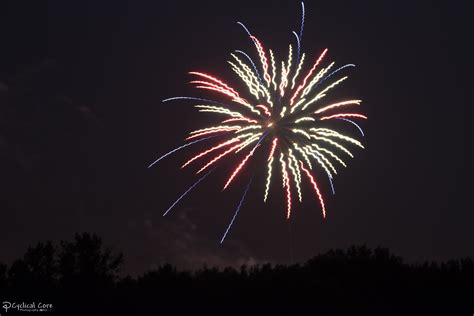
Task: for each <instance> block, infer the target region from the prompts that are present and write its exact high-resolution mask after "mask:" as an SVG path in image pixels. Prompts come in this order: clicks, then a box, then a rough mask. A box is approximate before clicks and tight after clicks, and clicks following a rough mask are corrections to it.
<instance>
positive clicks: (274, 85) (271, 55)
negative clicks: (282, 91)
mask: <svg viewBox="0 0 474 316" xmlns="http://www.w3.org/2000/svg"><path fill="white" fill-rule="evenodd" d="M269 52H270V60H271V63H272V83H273V88H274V90H276V89H277V84H276V82H275V77H276V72H277V71H276V67H275V57H274V56H273V51H272V50H271V49H269Z"/></svg>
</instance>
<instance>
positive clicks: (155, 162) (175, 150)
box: [148, 135, 220, 168]
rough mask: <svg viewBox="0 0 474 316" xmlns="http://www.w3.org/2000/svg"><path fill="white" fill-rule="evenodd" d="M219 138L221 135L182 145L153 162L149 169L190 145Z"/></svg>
mask: <svg viewBox="0 0 474 316" xmlns="http://www.w3.org/2000/svg"><path fill="white" fill-rule="evenodd" d="M217 136H220V135H213V136H209V137H206V138H201V139H198V140H195V141H193V142H190V143H187V144H184V145H182V146H179V147H178V148H175V149H173V150H171V151H169V152H167V153H166V154H164V155H163V156H161V157H160V158H158V159H156V160H155V161H153V162H152V163H151V164H150V165H149V166H148V168H151V167H153V165H155V164H157V163H158V162H159V161H160V160H162V159H164V158H166V157H168V156H169V155H171V154H172V153H174V152H177V151H178V150H180V149H183V148H186V147H188V146H190V145H192V144H196V143H199V142H202V141H204V140H206V139H211V138H214V137H217Z"/></svg>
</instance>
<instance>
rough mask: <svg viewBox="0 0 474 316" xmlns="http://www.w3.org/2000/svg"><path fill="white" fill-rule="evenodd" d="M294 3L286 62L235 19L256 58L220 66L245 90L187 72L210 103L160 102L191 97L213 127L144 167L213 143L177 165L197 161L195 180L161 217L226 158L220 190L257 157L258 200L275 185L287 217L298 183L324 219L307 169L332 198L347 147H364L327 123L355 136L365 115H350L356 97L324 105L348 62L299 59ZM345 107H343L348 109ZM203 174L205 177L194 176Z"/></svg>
mask: <svg viewBox="0 0 474 316" xmlns="http://www.w3.org/2000/svg"><path fill="white" fill-rule="evenodd" d="M301 5H302V16H303V18H302V21H301V27H300V32H299V34H297V33H296V32H293V34H294V35H295V37H296V43H297V45H296V49H295V50H296V52H295V51H294V48H293V46H292V45H291V44H290V45H289V46H288V56H287V58H285V60H283V61H281V62H279V63H278V62H277V61H276V60H275V54H274V52H273V51H272V50H271V49H266V48H265V47H264V45H263V44H262V42H261V41H260V40H259V39H258V38H257V37H255V36H254V35H253V34H251V33H250V31H249V30H248V29H247V28H246V27H245V25H244V24H242V23H241V22H238V23H239V24H240V25H241V26H242V27H243V28H244V29H245V31H246V32H247V34H248V35H249V38H250V40H251V41H252V42H253V44H254V46H255V49H256V56H257V57H258V61H259V62H258V63H255V62H254V60H253V59H252V58H251V57H250V56H249V55H248V54H247V53H245V52H243V51H240V50H238V51H235V52H234V53H231V54H230V60H229V61H228V63H229V65H230V67H231V69H232V71H233V72H234V73H235V74H236V75H237V76H238V77H239V78H240V80H241V81H242V82H243V84H244V85H245V86H246V90H245V93H244V92H239V91H238V89H237V88H233V87H231V86H230V85H229V84H227V83H226V82H224V81H223V80H222V79H220V78H218V77H217V76H214V75H211V74H208V73H205V72H199V71H193V72H190V73H189V74H190V75H191V76H193V77H194V80H192V81H191V83H192V84H194V85H195V87H196V88H197V89H203V90H209V91H211V92H213V93H214V94H215V96H216V97H218V100H214V99H212V100H211V99H202V98H197V97H174V98H170V99H166V100H164V101H163V102H168V101H173V100H180V101H183V100H192V101H194V102H195V103H197V104H195V105H194V107H195V108H196V109H197V110H198V112H205V113H213V114H215V115H216V117H217V118H218V120H217V122H216V124H215V125H213V126H209V127H204V128H201V129H198V130H195V131H192V132H190V133H189V135H188V137H187V138H186V140H187V141H188V142H187V143H186V144H184V145H182V146H180V147H178V148H176V149H173V150H172V151H170V152H168V153H166V154H165V155H163V156H161V157H160V158H158V159H157V160H156V161H155V162H153V163H152V164H151V165H150V167H151V166H152V165H154V164H155V163H156V162H158V161H160V160H161V159H163V158H164V157H166V156H168V155H170V154H171V153H174V152H176V151H177V150H180V149H183V148H185V147H188V146H190V145H193V144H196V143H199V142H204V141H206V143H207V141H209V142H211V141H212V142H213V143H212V144H211V145H210V146H209V145H208V146H207V147H206V148H205V149H204V150H202V151H201V152H199V153H197V154H196V155H194V156H193V157H191V158H189V159H188V160H187V161H185V162H184V163H183V165H182V167H181V168H185V167H189V166H191V165H196V164H200V167H199V168H198V169H197V172H196V174H201V176H200V178H199V180H198V181H197V182H196V183H194V184H193V185H192V186H191V187H190V188H189V189H188V190H187V191H185V193H184V194H183V195H181V196H180V198H179V199H178V200H177V201H176V202H174V203H173V204H172V206H171V207H170V208H169V209H168V210H167V211H166V212H165V214H164V215H166V214H167V213H168V212H169V211H170V210H171V209H172V208H173V207H174V206H175V205H176V204H177V203H178V202H179V201H180V200H181V199H182V198H183V197H184V196H185V195H186V194H187V193H188V192H190V191H191V190H192V189H193V188H194V187H196V186H197V185H198V184H199V183H200V182H201V181H202V180H204V178H206V177H207V176H208V175H209V174H210V173H211V172H212V171H213V170H214V169H215V168H216V167H217V166H218V164H219V163H221V162H222V161H224V160H225V159H228V158H230V157H234V158H233V159H232V160H231V161H232V162H235V157H237V158H238V159H239V161H238V162H237V163H236V165H235V167H234V169H233V171H232V172H231V173H230V174H229V176H228V178H227V179H226V180H225V182H224V184H223V189H222V190H225V189H227V188H228V187H229V186H230V185H231V184H232V183H233V181H234V180H235V179H236V178H237V177H238V176H239V174H240V172H241V171H242V170H243V169H244V168H245V167H246V166H247V165H248V164H249V162H250V161H251V160H252V159H254V157H255V156H256V155H261V154H263V155H266V157H267V159H266V166H265V167H266V169H267V172H266V181H265V188H264V189H263V190H262V193H263V201H264V202H266V201H267V200H268V199H269V197H270V194H271V190H270V188H271V187H272V186H275V187H277V188H279V189H280V190H281V191H282V192H283V194H284V195H285V198H286V217H287V218H288V219H289V218H290V216H291V214H292V209H293V207H294V205H295V203H298V202H302V200H303V191H302V186H303V184H304V183H306V184H307V185H310V186H311V187H312V188H313V189H314V192H315V196H316V199H317V200H318V201H319V203H320V205H321V211H322V216H323V218H325V217H326V208H325V204H324V199H323V196H322V194H321V190H320V188H319V186H318V182H319V179H318V181H317V180H316V177H315V175H314V173H313V172H312V170H314V169H315V168H321V169H322V170H323V171H324V173H325V174H326V175H327V178H328V182H329V184H330V187H331V189H332V191H333V193H334V186H333V181H332V180H333V177H334V176H335V175H336V174H337V168H336V167H339V166H343V167H346V163H345V158H347V157H351V158H352V157H353V154H352V152H351V151H350V150H349V146H356V147H360V148H364V147H363V145H362V143H361V142H360V141H359V140H357V139H355V138H353V137H350V136H347V135H344V134H342V133H340V132H339V131H337V130H336V129H335V128H333V127H332V126H333V125H336V124H334V122H335V121H338V122H340V123H341V122H346V123H350V124H352V125H354V126H356V127H357V129H358V130H359V131H360V133H361V134H362V136H363V131H362V129H361V127H360V126H359V125H358V124H357V123H356V122H355V121H354V120H358V119H367V117H366V116H364V115H363V114H361V113H358V112H357V108H358V106H359V105H360V103H361V100H357V99H354V100H341V101H338V102H334V103H327V102H325V96H326V95H327V94H328V93H330V92H332V91H331V90H333V89H334V88H335V87H337V86H338V85H339V84H341V83H342V82H343V81H345V80H346V79H347V78H348V77H347V76H342V77H338V76H337V75H338V74H339V73H340V72H341V71H342V70H343V69H345V68H348V67H354V65H353V64H347V65H344V66H342V67H339V68H337V69H334V66H335V63H334V62H331V63H329V64H327V63H326V62H325V57H326V55H327V53H328V49H324V50H323V51H322V52H321V53H320V54H319V55H317V56H316V58H314V59H313V60H314V61H313V62H311V57H307V55H306V54H304V53H303V54H301V55H300V49H301V47H300V45H301V39H302V35H303V25H304V4H303V3H302V4H301ZM243 57H245V58H243ZM330 79H332V80H330ZM345 109H349V110H347V111H348V112H346V111H345ZM336 126H337V125H336ZM211 168H214V169H211ZM209 170H210V171H209ZM204 171H206V173H205V175H204V176H202V173H203V172H204ZM275 173H278V174H280V175H281V180H282V182H280V184H279V185H278V184H276V185H275V184H273V185H272V179H274V178H275V176H276V175H275ZM303 178H306V179H303ZM250 184H251V181H249V183H248V185H247V188H246V190H245V192H244V195H243V196H242V199H241V200H240V203H239V205H238V207H237V209H236V211H235V214H234V216H233V217H232V220H231V222H230V224H229V226H228V227H227V229H226V231H225V234H224V236H223V238H222V240H221V242H223V241H224V239H225V237H226V236H227V233H228V232H229V229H230V226H231V225H232V223H233V222H234V220H235V217H236V215H237V214H238V212H239V211H240V208H241V206H242V204H243V202H244V199H245V196H246V194H247V191H248V189H249V186H250Z"/></svg>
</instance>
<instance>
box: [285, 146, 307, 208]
mask: <svg viewBox="0 0 474 316" xmlns="http://www.w3.org/2000/svg"><path fill="white" fill-rule="evenodd" d="M288 167H289V168H290V171H291V173H292V174H293V180H294V181H295V186H296V190H297V192H298V200H299V201H300V202H301V201H302V200H303V196H302V194H301V187H300V183H301V174H300V169H299V167H298V162H297V160H296V157H295V156H294V155H293V151H292V150H291V149H289V150H288Z"/></svg>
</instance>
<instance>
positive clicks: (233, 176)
mask: <svg viewBox="0 0 474 316" xmlns="http://www.w3.org/2000/svg"><path fill="white" fill-rule="evenodd" d="M258 146H260V143H258V144H257V145H255V147H254V148H253V149H252V150H251V151H250V153H249V154H248V155H247V156H245V158H244V159H243V160H242V161H241V162H240V164H239V166H238V167H237V168H235V170H234V172H233V173H232V175H231V176H230V177H229V179H228V180H227V182H226V184H225V185H224V188H223V189H222V190H225V189H226V188H227V187H228V186H229V184H230V183H231V182H232V180H233V179H234V178H235V176H236V175H237V174H238V173H239V171H240V170H241V169H242V167H243V166H244V165H245V163H246V162H247V160H249V158H250V157H252V156H253V153H254V152H255V149H257V148H258Z"/></svg>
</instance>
